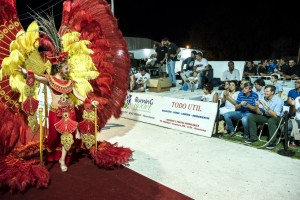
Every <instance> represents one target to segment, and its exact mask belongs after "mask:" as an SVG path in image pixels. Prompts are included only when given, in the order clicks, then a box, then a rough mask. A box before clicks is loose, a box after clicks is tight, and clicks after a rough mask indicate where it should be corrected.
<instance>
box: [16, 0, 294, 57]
mask: <svg viewBox="0 0 300 200" xmlns="http://www.w3.org/2000/svg"><path fill="white" fill-rule="evenodd" d="M45 2H49V3H48V4H46V5H44V6H42V7H39V6H41V5H43V4H44V3H45ZM57 2H59V1H58V0H52V1H50V0H48V1H47V0H39V1H38V3H37V1H36V0H17V8H18V12H19V14H20V15H21V16H20V19H21V23H22V24H24V26H26V24H29V21H28V19H24V18H25V16H24V15H22V14H24V13H26V12H28V11H29V9H28V7H27V5H28V6H29V7H31V8H32V9H34V10H36V8H38V9H37V11H41V10H45V9H47V8H48V7H49V6H53V5H54V4H56V3H57ZM108 2H109V3H110V1H108ZM273 2H274V1H273ZM273 2H265V1H241V2H240V3H233V2H231V1H221V3H220V2H219V1H213V0H211V1H196V0H185V1H180V3H175V2H174V1H170V0H159V1H158V0H152V1H143V0H126V1H125V0H114V3H115V9H114V11H115V17H116V18H117V19H118V23H119V28H120V30H121V31H122V33H123V35H124V36H128V37H145V38H149V39H152V40H156V41H160V40H161V39H162V38H164V37H169V38H170V39H171V41H173V42H174V43H176V44H177V45H178V46H181V47H185V46H186V45H189V46H190V47H191V48H196V49H201V50H203V51H204V52H205V56H206V57H207V58H209V59H213V60H250V59H263V58H277V57H280V56H285V57H288V58H289V57H294V58H297V55H298V49H299V44H300V40H299V38H300V37H299V36H300V28H299V24H300V15H299V13H298V12H299V9H298V7H297V6H296V5H295V1H282V2H280V3H277V4H276V3H273ZM292 2H293V3H292ZM61 5H62V3H58V4H57V5H55V6H54V7H53V8H54V12H55V15H57V16H56V18H57V19H56V20H57V21H58V23H59V22H60V19H61V15H60V14H61Z"/></svg>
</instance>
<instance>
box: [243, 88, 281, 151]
mask: <svg viewBox="0 0 300 200" xmlns="http://www.w3.org/2000/svg"><path fill="white" fill-rule="evenodd" d="M275 90H276V87H275V86H274V85H267V86H266V87H265V96H264V98H263V99H259V100H258V101H257V102H256V105H255V106H248V107H249V108H250V110H253V111H254V112H255V113H256V114H253V115H250V116H249V119H248V122H249V129H250V138H249V139H248V140H246V141H245V142H246V143H252V142H256V141H257V124H264V123H268V129H269V138H270V142H269V144H268V146H267V148H268V149H272V148H274V147H275V141H276V136H274V137H273V135H274V133H275V132H276V129H277V127H278V125H279V123H280V119H281V117H282V115H283V100H282V99H281V98H280V97H279V96H277V95H275Z"/></svg>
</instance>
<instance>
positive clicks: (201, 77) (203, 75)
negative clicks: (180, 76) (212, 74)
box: [197, 71, 206, 88]
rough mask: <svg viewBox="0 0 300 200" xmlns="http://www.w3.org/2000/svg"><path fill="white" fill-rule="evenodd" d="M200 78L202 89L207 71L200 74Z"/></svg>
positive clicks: (199, 85)
mask: <svg viewBox="0 0 300 200" xmlns="http://www.w3.org/2000/svg"><path fill="white" fill-rule="evenodd" d="M197 76H198V87H200V88H202V87H203V83H204V78H205V77H206V71H205V72H199V73H198V74H197Z"/></svg>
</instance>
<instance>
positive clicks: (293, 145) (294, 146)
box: [289, 142, 297, 148]
mask: <svg viewBox="0 0 300 200" xmlns="http://www.w3.org/2000/svg"><path fill="white" fill-rule="evenodd" d="M289 146H290V147H293V148H296V147H297V145H296V143H295V142H291V144H290V145H289Z"/></svg>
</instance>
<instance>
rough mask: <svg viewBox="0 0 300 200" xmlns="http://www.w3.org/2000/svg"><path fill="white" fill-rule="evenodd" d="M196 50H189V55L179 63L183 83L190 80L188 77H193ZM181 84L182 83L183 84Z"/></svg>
mask: <svg viewBox="0 0 300 200" xmlns="http://www.w3.org/2000/svg"><path fill="white" fill-rule="evenodd" d="M196 53H197V52H196V51H192V52H191V56H190V57H188V58H186V59H184V60H183V61H182V63H181V72H180V77H181V78H182V80H183V81H184V84H187V83H189V82H190V77H193V66H194V61H195V55H196ZM184 65H185V66H186V67H185V69H183V66H184ZM184 84H182V85H184Z"/></svg>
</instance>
